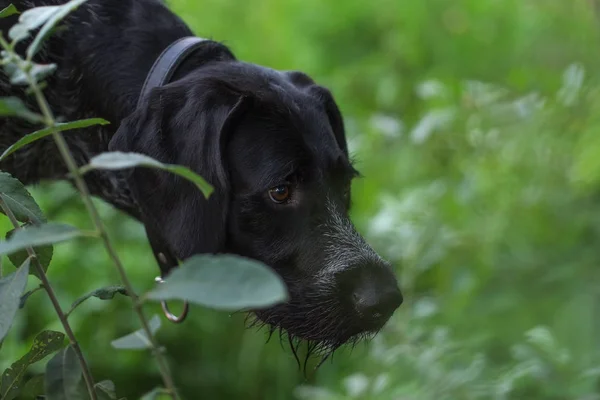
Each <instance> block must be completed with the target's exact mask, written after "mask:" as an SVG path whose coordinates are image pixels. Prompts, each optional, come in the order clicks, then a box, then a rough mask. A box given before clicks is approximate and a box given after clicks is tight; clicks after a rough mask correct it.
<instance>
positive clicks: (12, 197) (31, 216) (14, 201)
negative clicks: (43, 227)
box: [0, 172, 46, 224]
mask: <svg viewBox="0 0 600 400" xmlns="http://www.w3.org/2000/svg"><path fill="white" fill-rule="evenodd" d="M0 196H2V199H3V200H4V202H5V203H6V205H7V206H8V208H9V209H10V210H11V211H12V212H13V214H15V218H17V220H18V221H20V222H33V223H35V224H40V223H42V222H44V221H45V220H46V218H45V217H44V213H42V210H41V209H40V207H39V206H38V205H37V203H36V202H35V200H34V199H33V197H32V196H31V194H30V193H29V192H28V191H27V189H25V186H24V185H23V184H22V183H21V182H20V181H19V180H18V179H16V178H14V177H12V176H11V175H10V174H7V173H6V172H0ZM0 212H2V213H4V211H3V210H2V209H0Z"/></svg>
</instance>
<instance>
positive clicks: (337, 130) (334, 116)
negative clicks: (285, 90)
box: [283, 71, 348, 156]
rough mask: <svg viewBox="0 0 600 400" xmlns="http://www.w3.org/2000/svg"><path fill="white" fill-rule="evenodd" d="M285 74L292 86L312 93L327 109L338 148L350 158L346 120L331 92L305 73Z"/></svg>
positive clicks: (289, 72)
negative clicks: (345, 126)
mask: <svg viewBox="0 0 600 400" xmlns="http://www.w3.org/2000/svg"><path fill="white" fill-rule="evenodd" d="M283 74H284V75H285V76H286V77H287V79H288V80H289V81H290V82H291V83H292V84H294V85H295V86H296V87H298V88H300V89H302V90H304V91H306V92H308V93H310V94H311V95H312V96H314V97H315V98H316V99H317V101H318V102H319V103H320V104H322V106H323V108H324V109H325V113H326V114H327V117H328V118H329V124H330V125H331V129H332V130H333V134H334V136H335V140H336V142H337V144H338V146H340V148H341V149H342V150H343V152H344V154H346V156H348V144H347V142H346V131H345V128H344V119H343V118H342V113H341V112H340V109H339V108H338V106H337V104H336V102H335V100H334V99H333V95H332V94H331V92H330V91H329V90H328V89H326V88H324V87H323V86H319V85H317V84H316V83H315V81H314V80H313V79H312V78H311V77H310V76H308V75H306V74H305V73H303V72H300V71H285V72H283Z"/></svg>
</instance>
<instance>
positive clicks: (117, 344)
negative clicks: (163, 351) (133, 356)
mask: <svg viewBox="0 0 600 400" xmlns="http://www.w3.org/2000/svg"><path fill="white" fill-rule="evenodd" d="M148 325H149V328H150V332H152V334H153V335H154V334H155V333H156V331H157V330H158V328H160V318H159V317H158V315H155V316H154V317H152V319H151V320H150V322H148ZM111 345H112V347H114V348H115V349H127V350H141V349H149V348H151V347H152V346H151V343H150V340H149V339H148V336H146V332H144V330H143V329H139V330H137V331H135V332H133V333H130V334H129V335H127V336H123V337H122V338H119V339H116V340H113V341H112V342H111Z"/></svg>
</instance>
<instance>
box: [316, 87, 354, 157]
mask: <svg viewBox="0 0 600 400" xmlns="http://www.w3.org/2000/svg"><path fill="white" fill-rule="evenodd" d="M316 92H317V93H318V96H319V97H320V98H321V101H322V103H323V107H324V108H325V113H326V114H327V117H328V118H329V124H330V125H331V129H332V130H333V134H334V136H335V140H336V141H337V144H338V146H340V148H341V149H342V151H343V152H344V154H345V155H346V157H348V143H347V142H346V129H345V127H344V118H343V117H342V113H341V112H340V109H339V108H338V106H337V104H336V102H335V100H334V99H333V95H332V94H331V92H330V91H329V90H327V89H325V88H323V87H318V89H317V90H316Z"/></svg>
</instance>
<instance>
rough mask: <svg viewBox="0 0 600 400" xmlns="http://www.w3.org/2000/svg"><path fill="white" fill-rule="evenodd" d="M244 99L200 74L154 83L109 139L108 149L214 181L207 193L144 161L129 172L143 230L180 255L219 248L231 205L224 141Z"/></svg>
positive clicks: (216, 250) (241, 109)
mask: <svg viewBox="0 0 600 400" xmlns="http://www.w3.org/2000/svg"><path fill="white" fill-rule="evenodd" d="M245 103H247V97H244V96H242V95H241V94H240V93H236V92H235V91H234V90H232V89H231V88H229V87H227V86H226V85H225V84H224V83H222V82H218V81H216V80H211V79H206V78H205V79H204V80H201V81H200V82H195V83H194V84H193V85H190V83H189V82H188V83H187V84H185V83H182V82H175V83H172V84H169V85H166V86H163V87H159V88H155V89H153V90H152V91H151V92H150V94H149V95H148V96H147V98H146V99H144V100H143V101H142V102H141V104H140V105H139V106H138V108H137V109H136V111H134V112H133V113H132V114H131V115H130V116H128V117H127V118H126V119H125V120H124V121H123V122H122V124H121V126H120V127H119V129H118V131H117V132H116V133H115V135H114V137H113V138H112V140H111V142H110V144H109V149H110V150H111V151H122V152H136V153H142V154H145V155H148V156H150V157H153V158H155V159H157V160H158V161H161V162H163V163H168V164H179V165H184V166H186V167H188V168H190V169H192V170H193V171H194V172H196V173H198V174H199V175H201V176H202V177H204V179H206V180H207V181H208V182H209V183H210V184H212V185H213V186H214V188H215V190H214V192H213V193H212V194H211V196H210V198H209V199H205V198H204V196H203V195H202V193H201V192H200V191H199V190H198V188H197V187H196V186H195V185H193V184H192V183H190V182H189V181H187V180H185V179H183V178H180V177H179V176H176V175H173V174H170V173H167V172H164V171H159V170H154V169H149V168H135V169H133V170H132V171H129V173H128V178H127V179H128V184H129V186H130V189H131V192H132V194H133V196H134V198H135V200H136V201H137V203H138V206H139V208H140V210H141V214H142V222H143V223H144V224H145V225H146V230H147V231H149V232H153V233H158V234H159V235H160V236H161V237H162V239H163V242H164V244H165V245H166V246H167V247H168V248H169V249H170V250H171V252H172V254H173V255H174V256H175V257H177V258H178V259H181V260H183V259H185V258H188V257H190V256H191V255H194V254H198V253H217V252H219V251H221V250H222V248H223V245H224V243H225V238H226V225H227V224H226V221H227V212H228V205H229V177H228V173H227V165H226V160H225V147H226V145H227V141H228V136H229V133H230V132H231V130H232V127H233V125H234V124H235V121H236V120H237V118H238V116H240V114H241V113H242V112H243V109H244V108H245V106H244V104H245Z"/></svg>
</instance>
